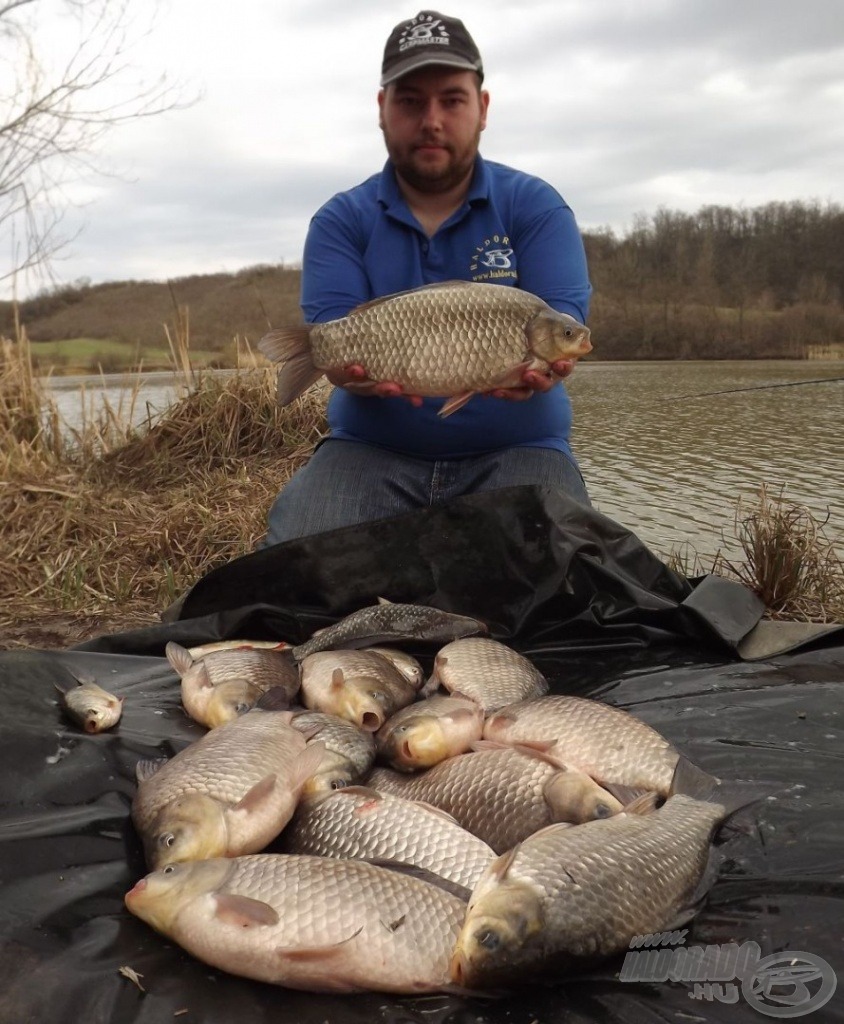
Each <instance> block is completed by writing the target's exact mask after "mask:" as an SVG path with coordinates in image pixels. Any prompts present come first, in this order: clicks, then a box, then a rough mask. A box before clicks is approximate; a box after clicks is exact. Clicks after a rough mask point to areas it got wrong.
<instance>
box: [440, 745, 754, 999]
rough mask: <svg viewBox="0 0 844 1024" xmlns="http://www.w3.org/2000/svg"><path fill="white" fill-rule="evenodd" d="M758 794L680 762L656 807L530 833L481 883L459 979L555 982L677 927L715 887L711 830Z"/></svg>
mask: <svg viewBox="0 0 844 1024" xmlns="http://www.w3.org/2000/svg"><path fill="white" fill-rule="evenodd" d="M760 795H761V791H760V788H759V787H758V786H756V785H752V784H750V785H748V784H743V783H727V782H721V781H719V780H717V779H714V778H713V777H712V776H709V775H707V774H706V773H705V772H701V771H699V770H698V769H696V768H694V766H692V765H690V764H689V762H687V761H685V760H683V759H681V760H680V762H678V765H677V771H676V774H675V777H674V782H673V785H672V787H671V795H670V796H669V799H668V800H667V801H666V802H665V804H664V805H663V806H662V807H661V808H659V810H656V811H653V810H651V811H650V813H641V814H640V813H630V812H629V811H627V810H626V811H625V812H624V813H623V814H618V815H615V816H614V817H612V818H608V819H606V820H603V821H591V822H588V823H586V824H584V825H581V826H579V827H578V828H571V829H564V828H561V827H560V826H559V825H551V826H549V827H548V828H546V829H543V830H541V831H539V832H537V833H535V834H534V835H532V836H530V837H528V838H527V839H525V840H524V842H522V843H520V844H519V845H517V846H515V847H514V848H513V849H511V850H509V851H507V852H506V853H505V854H504V855H502V856H501V857H500V858H499V859H498V860H497V861H496V862H495V863H494V864H493V865H492V866H491V867H490V868H489V869H488V870H487V871H486V873H485V874H484V876H483V877H482V878H481V879H480V881H479V882H478V884H477V886H476V887H475V889H474V891H473V893H472V897H471V900H470V903H469V908H468V912H467V915H466V920H465V923H464V925H463V928H462V930H461V934H460V938H459V940H458V942H457V945H456V947H455V952H454V956H453V959H452V979H453V980H454V981H455V983H456V984H459V985H461V986H468V987H470V988H487V987H489V986H495V987H498V986H501V985H517V984H522V983H524V982H526V981H529V980H531V979H532V978H535V977H543V976H553V977H555V978H558V977H560V976H561V975H563V976H564V975H566V974H570V973H574V972H576V971H579V970H582V969H584V968H588V967H590V966H592V965H593V964H594V963H596V962H597V961H600V960H601V959H604V958H606V957H608V956H612V955H614V954H616V953H619V952H621V951H622V950H625V949H627V948H628V945H629V943H630V940H631V939H632V938H633V937H634V936H635V935H646V934H651V933H655V932H662V931H670V930H672V929H674V928H679V927H680V926H681V925H682V924H684V923H685V922H686V921H688V920H689V919H690V918H691V917H692V916H693V915H694V913H695V912H696V910H697V908H698V906H699V903H700V900H701V898H702V896H703V895H704V894H705V891H706V888H707V887H708V885H709V884H711V882H712V881H713V880H714V874H715V871H714V869H713V862H712V860H711V856H710V851H711V846H710V843H711V839H712V837H713V834H714V832H715V831H716V830H717V828H718V826H719V824H720V823H721V822H723V821H724V820H725V819H726V818H727V817H728V816H729V815H730V814H731V813H733V812H734V811H735V810H737V809H738V808H740V807H743V806H745V805H746V804H748V803H752V802H754V801H755V800H758V799H759V798H760ZM632 806H633V805H631V807H632Z"/></svg>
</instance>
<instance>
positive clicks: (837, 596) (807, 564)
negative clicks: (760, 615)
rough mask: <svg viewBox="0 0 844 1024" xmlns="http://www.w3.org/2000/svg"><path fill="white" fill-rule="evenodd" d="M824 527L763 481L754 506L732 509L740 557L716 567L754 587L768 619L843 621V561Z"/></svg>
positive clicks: (721, 560) (722, 561) (812, 516)
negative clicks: (734, 511)
mask: <svg viewBox="0 0 844 1024" xmlns="http://www.w3.org/2000/svg"><path fill="white" fill-rule="evenodd" d="M825 527H826V522H820V521H819V520H818V518H817V517H816V516H815V515H813V513H812V512H811V511H810V510H809V509H808V508H806V507H805V506H803V505H799V504H795V503H794V502H791V501H787V500H786V499H785V497H784V494H783V491H782V489H780V491H779V493H778V494H776V495H772V493H771V492H770V490H769V488H768V487H767V486H766V485H764V484H763V485H762V486H761V487H760V489H759V496H758V499H757V502H756V505H755V507H753V508H749V509H747V508H742V506H741V504H739V506H738V508H737V510H736V517H735V534H736V537H737V539H738V541H739V544H740V546H741V549H742V551H743V553H744V561H743V562H733V561H730V560H728V559H726V558H723V557H722V558H720V559H719V561H718V564H717V565H716V571H720V572H721V573H722V574H723V575H727V576H732V577H734V578H736V579H738V580H739V581H740V582H742V583H743V584H744V585H745V586H747V587H750V588H751V589H752V590H754V591H755V592H756V593H757V594H758V595H759V597H760V598H761V599H762V600H763V601H764V603H765V608H766V609H767V615H768V616H769V617H770V618H774V619H791V620H798V621H801V622H844V562H842V559H841V556H840V555H839V554H838V550H837V547H836V542H835V541H834V540H833V539H831V538H830V537H828V536H827V534H826V532H825Z"/></svg>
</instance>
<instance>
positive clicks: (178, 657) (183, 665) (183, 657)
mask: <svg viewBox="0 0 844 1024" xmlns="http://www.w3.org/2000/svg"><path fill="white" fill-rule="evenodd" d="M164 654H165V656H166V657H167V660H168V661H169V662H170V664H171V665H172V667H173V668H174V669H175V670H176V671H177V672H178V673H179V675H180V676H182V675H184V674H185V672H187V670H188V669H189V668H190V667H191V665H193V658H192V657H191V653H190V651H189V650H188V649H187V647H182V645H181V644H177V643H176V641H175V640H170V641H169V642H168V643H167V646H166V647H165V648H164Z"/></svg>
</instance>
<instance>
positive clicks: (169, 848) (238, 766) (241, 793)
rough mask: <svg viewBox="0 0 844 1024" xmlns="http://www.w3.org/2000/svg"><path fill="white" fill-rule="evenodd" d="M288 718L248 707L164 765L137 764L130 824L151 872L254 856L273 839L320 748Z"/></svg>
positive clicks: (318, 757) (313, 769)
mask: <svg viewBox="0 0 844 1024" xmlns="http://www.w3.org/2000/svg"><path fill="white" fill-rule="evenodd" d="M290 718H291V712H289V711H269V710H263V709H262V708H260V707H258V708H253V709H252V710H251V711H248V712H247V713H246V714H245V715H242V716H241V717H239V718H235V719H234V720H233V721H231V722H228V723H227V724H226V725H221V726H220V727H219V728H217V729H212V730H211V731H210V732H208V733H206V734H205V735H204V736H203V737H202V738H201V739H199V740H197V741H196V742H195V743H192V744H191V745H190V746H188V747H186V748H185V749H184V750H182V751H180V752H179V753H178V754H176V756H175V757H172V758H170V760H168V761H165V762H164V763H161V762H156V761H140V762H138V765H137V767H136V775H137V778H138V789H137V792H136V793H135V797H134V799H133V801H132V820H133V822H134V824H135V827H136V828H137V830H138V832H139V834H140V836H141V839H142V840H143V844H144V852H145V855H146V860H147V864H148V865H149V866H150V868H153V869H154V868H160V867H164V866H166V865H167V864H173V863H177V862H179V861H185V860H203V859H206V858H210V857H236V856H238V855H240V854H246V853H255V852H257V851H259V850H262V849H264V847H265V846H266V845H267V844H268V843H269V842H270V841H271V840H273V839H274V838H275V837H276V836H277V835H278V833H279V832H280V831H281V830H282V828H283V827H284V826H285V825H286V824H287V822H288V821H289V820H290V818H291V817H292V815H293V811H294V809H295V807H296V803H297V801H298V799H299V795H300V793H301V792H302V788H303V787H304V785H305V784H306V782H307V781H308V779H309V778H310V777H311V776H312V775H313V774H314V773H315V772H316V771H318V770H319V767H320V763H321V761H322V757H323V754H324V749H325V748H324V747H323V746H322V744H320V743H313V744H311V745H307V744H306V738H305V736H304V735H303V734H302V733H301V732H300V731H299V730H297V729H294V728H293V727H292V726H291V725H290Z"/></svg>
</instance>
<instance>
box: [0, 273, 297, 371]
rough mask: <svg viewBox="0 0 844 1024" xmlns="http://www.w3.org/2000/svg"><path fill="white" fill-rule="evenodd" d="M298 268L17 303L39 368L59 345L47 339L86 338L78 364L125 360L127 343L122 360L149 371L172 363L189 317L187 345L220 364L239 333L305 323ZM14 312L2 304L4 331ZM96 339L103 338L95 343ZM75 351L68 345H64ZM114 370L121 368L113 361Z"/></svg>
mask: <svg viewBox="0 0 844 1024" xmlns="http://www.w3.org/2000/svg"><path fill="white" fill-rule="evenodd" d="M299 282H300V272H299V271H298V270H292V269H287V268H284V267H269V266H255V267H248V268H246V269H244V270H242V271H240V272H238V273H236V274H209V275H195V276H192V277H183V278H176V279H174V280H171V281H169V282H167V281H163V282H155V281H114V282H107V283H105V284H99V285H91V286H87V287H78V288H73V287H68V288H61V289H57V290H52V291H49V292H45V293H43V294H39V295H38V296H36V297H35V298H32V299H29V300H27V301H26V302H23V303H21V304H20V320H21V323H22V324H23V325H24V326H25V327H26V332H27V335H28V337H29V339H30V341H31V342H32V352H33V358H34V360H35V361H36V363H37V364H38V365H42V364H43V363H45V362H54V363H55V364H56V369H57V370H58V371H59V372H60V371H61V370H62V369H63V366H62V360H61V359H58V360H56V359H55V358H54V353H55V351H56V349H57V346H56V345H51V346H50V347H49V349H50V353H49V356H47V355H46V353H45V351H44V349H42V354H44V358H42V357H40V356H39V345H40V344H41V343H45V342H65V341H67V340H68V339H85V344H84V345H83V344H82V342H81V341H80V342H78V343H77V344H76V345H75V346H74V355H75V356H76V355H77V353H80V354H83V355H81V356H80V357H78V359H77V361H82V362H84V361H86V360H88V361H90V362H92V364H93V366H92V368H95V367H96V362H97V360H96V356H97V355H99V356H100V357H101V358H100V360H99V361H100V362H101V363H102V364H103V365H104V367H105V365H106V364H115V363H118V362H121V360H120V359H119V358H118V357H117V356H116V355H115V345H114V344H113V343H115V342H116V343H119V344H120V345H121V346H125V347H126V355H125V361H126V362H131V361H132V360H133V359H134V360H137V358H138V355H140V356H141V357H142V358H143V362H144V365H145V366H146V368H147V369H152V368H155V365H156V364H158V363H161V362H163V363H164V365H167V359H168V356H167V351H168V344H167V336H166V332H165V325H167V327H168V328H169V330H170V332H171V334H172V333H173V331H174V328H175V326H176V324H177V322H178V320H179V318H180V317H184V316H185V315H187V319H188V326H189V333H190V348H191V351H192V352H200V351H202V352H205V353H206V354H210V355H211V356H212V357H213V356H215V357H216V361H217V362H219V363H220V365H227V364H230V363H231V361H232V359H233V358H234V351H235V338H236V337H238V338H240V339H241V340H246V341H248V342H249V344H251V345H254V344H255V342H257V340H258V339H259V338H260V337H261V336H262V335H263V334H264V333H265V332H266V330H267V326H268V323H269V324H271V325H273V326H281V325H282V324H296V323H300V322H301V319H302V315H301V312H300V310H299ZM14 334H15V324H14V311H13V308H12V304H11V303H9V302H3V303H0V335H5V336H6V337H14ZM96 342H102V344H100V345H97V344H95V343H96ZM67 347H68V348H70V347H71V346H69V345H68V346H67ZM114 368H115V369H116V368H120V367H118V366H116V365H115V366H114Z"/></svg>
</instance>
